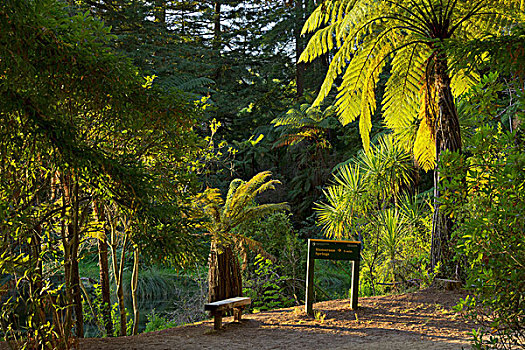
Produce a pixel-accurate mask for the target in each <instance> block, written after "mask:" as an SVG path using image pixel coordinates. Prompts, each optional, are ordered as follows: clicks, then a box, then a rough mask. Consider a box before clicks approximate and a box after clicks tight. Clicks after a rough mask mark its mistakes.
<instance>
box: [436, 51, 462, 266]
mask: <svg viewBox="0 0 525 350" xmlns="http://www.w3.org/2000/svg"><path fill="white" fill-rule="evenodd" d="M435 64H436V66H435V89H436V94H437V98H438V106H437V107H438V114H437V116H436V120H435V122H434V125H435V129H434V133H435V141H436V167H435V169H434V216H433V218H432V245H431V249H430V258H431V268H432V269H434V268H435V267H436V266H437V265H438V264H439V263H441V266H442V272H443V273H444V274H448V275H450V273H457V271H454V269H453V267H452V266H453V264H452V259H453V251H452V247H451V246H450V235H451V231H452V224H453V222H452V220H451V218H450V217H448V216H446V215H445V214H444V213H443V212H442V211H441V210H440V208H439V207H440V200H439V199H440V195H441V194H440V189H439V184H440V180H441V179H440V173H439V160H440V158H441V154H442V153H443V151H445V150H449V151H460V150H461V132H460V128H459V120H458V114H457V111H456V106H455V104H454V97H453V96H452V91H451V88H450V77H449V75H448V72H447V69H448V67H447V58H446V56H445V54H440V55H438V56H437V58H436V60H435Z"/></svg>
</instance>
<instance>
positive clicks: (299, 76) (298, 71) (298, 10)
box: [293, 0, 306, 98]
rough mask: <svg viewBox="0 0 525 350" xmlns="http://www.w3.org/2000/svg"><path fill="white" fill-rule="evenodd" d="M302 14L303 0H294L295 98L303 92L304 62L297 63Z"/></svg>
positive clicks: (300, 47) (300, 45) (300, 41)
mask: <svg viewBox="0 0 525 350" xmlns="http://www.w3.org/2000/svg"><path fill="white" fill-rule="evenodd" d="M303 16H304V10H303V0H296V1H295V18H294V29H293V33H294V38H295V61H296V63H295V85H296V87H297V98H301V97H302V96H303V93H304V72H305V70H306V65H305V63H304V62H300V63H299V57H300V56H301V53H302V52H303V41H302V38H301V27H302V24H303V22H304V19H303Z"/></svg>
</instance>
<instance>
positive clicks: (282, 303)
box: [243, 255, 293, 310]
mask: <svg viewBox="0 0 525 350" xmlns="http://www.w3.org/2000/svg"><path fill="white" fill-rule="evenodd" d="M254 265H255V270H254V272H253V275H252V276H250V278H249V279H247V281H246V283H245V287H244V288H243V293H244V294H245V295H246V296H248V297H250V298H251V299H252V308H253V309H257V310H272V309H277V308H283V307H288V306H292V305H293V299H292V298H291V297H290V296H289V295H288V293H286V291H285V286H286V282H287V280H288V279H289V278H288V277H287V276H286V275H281V274H280V272H279V271H282V266H278V265H274V264H273V263H272V261H271V260H269V259H266V258H265V257H263V256H261V255H257V257H256V259H255V263H254Z"/></svg>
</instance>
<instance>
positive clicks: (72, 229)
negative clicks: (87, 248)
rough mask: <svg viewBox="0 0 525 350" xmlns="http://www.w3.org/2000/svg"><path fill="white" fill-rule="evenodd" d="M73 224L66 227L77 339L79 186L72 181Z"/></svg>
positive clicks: (80, 324)
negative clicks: (69, 245) (69, 239)
mask: <svg viewBox="0 0 525 350" xmlns="http://www.w3.org/2000/svg"><path fill="white" fill-rule="evenodd" d="M73 182H74V183H73V197H72V200H73V203H72V207H73V222H72V223H71V224H70V225H69V226H68V228H69V236H70V237H71V282H72V283H71V285H72V287H73V301H74V302H75V327H76V333H77V337H78V338H84V312H83V309H82V290H81V289H80V283H82V281H81V280H80V272H79V270H78V248H79V247H80V228H79V210H80V208H79V206H80V203H79V197H78V190H79V184H78V182H77V181H76V180H73Z"/></svg>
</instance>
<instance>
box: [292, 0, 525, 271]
mask: <svg viewBox="0 0 525 350" xmlns="http://www.w3.org/2000/svg"><path fill="white" fill-rule="evenodd" d="M523 10H524V2H523V1H518V0H475V1H472V0H325V1H323V2H322V3H321V4H320V5H319V7H318V8H317V9H316V10H315V11H314V12H313V13H312V15H311V16H310V18H309V19H308V20H307V22H306V23H305V25H304V28H303V33H309V32H315V33H314V34H313V36H312V38H311V39H310V41H309V43H308V46H307V47H306V49H305V50H304V52H303V53H302V55H301V58H300V60H301V61H304V62H309V61H312V60H314V59H315V58H317V57H319V56H321V55H324V54H327V53H328V52H330V51H332V50H335V54H334V56H333V59H332V61H331V63H330V67H329V70H328V73H327V75H326V78H325V81H324V83H323V85H322V87H321V89H320V92H319V95H318V97H317V99H316V101H315V103H314V104H313V106H316V105H318V104H319V103H321V101H322V100H323V99H324V98H325V97H326V96H327V95H328V93H329V92H330V90H331V89H332V87H333V85H334V82H335V80H336V78H337V77H339V76H340V75H342V83H341V84H340V86H339V87H338V95H337V99H336V102H335V104H336V107H337V112H338V115H339V120H340V121H341V122H342V123H343V124H348V123H350V122H352V121H354V120H356V119H357V118H359V129H360V133H361V137H362V141H363V146H364V148H365V150H368V148H369V133H370V130H371V127H372V124H371V117H372V115H373V114H374V112H375V109H376V105H377V101H376V95H375V88H376V85H377V83H378V81H379V74H380V73H381V72H382V70H383V69H384V68H385V67H386V66H387V65H388V66H389V67H390V73H391V75H390V77H389V79H388V81H387V84H386V89H385V93H384V98H383V106H382V112H383V115H384V117H385V123H386V125H387V126H388V127H389V128H391V129H393V131H394V133H395V135H396V136H397V139H398V140H399V141H400V142H401V143H402V144H403V145H404V146H405V148H407V149H409V150H411V151H412V152H413V154H414V156H415V159H416V160H417V162H418V163H419V165H420V166H421V167H423V168H424V169H426V170H429V169H432V168H433V167H434V166H435V164H436V160H438V159H439V155H440V154H441V152H442V151H443V150H451V151H456V150H460V149H461V135H460V128H459V120H458V116H457V111H456V107H455V103H454V96H458V95H460V94H461V93H462V92H464V91H466V90H467V89H468V88H469V87H470V86H472V85H473V84H474V83H475V81H476V80H477V76H476V74H475V73H474V72H473V71H472V70H471V69H454V67H453V66H451V65H450V62H451V59H452V57H449V55H448V54H447V51H446V50H445V48H444V44H446V43H447V42H448V41H449V40H450V39H454V40H456V41H457V40H471V39H473V38H479V37H483V36H485V35H488V34H492V35H495V34H500V35H504V34H506V33H509V32H511V31H512V28H513V26H514V25H515V24H516V23H517V22H519V21H522V20H523ZM435 174H436V175H435V188H436V189H437V188H438V186H437V185H438V182H439V173H438V172H437V169H436V172H435ZM435 197H436V198H438V197H439V192H438V191H437V190H436V192H435ZM438 206H439V204H438V203H436V204H435V217H434V229H433V232H434V235H433V253H432V254H431V255H432V265H433V266H434V265H436V264H437V262H438V261H440V260H442V259H444V258H445V259H446V258H450V257H449V256H445V257H443V252H444V250H446V246H447V242H448V237H449V235H450V226H451V223H450V220H447V219H446V218H444V217H443V215H441V214H440V213H439V210H438ZM447 254H448V253H446V254H445V255H447Z"/></svg>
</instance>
